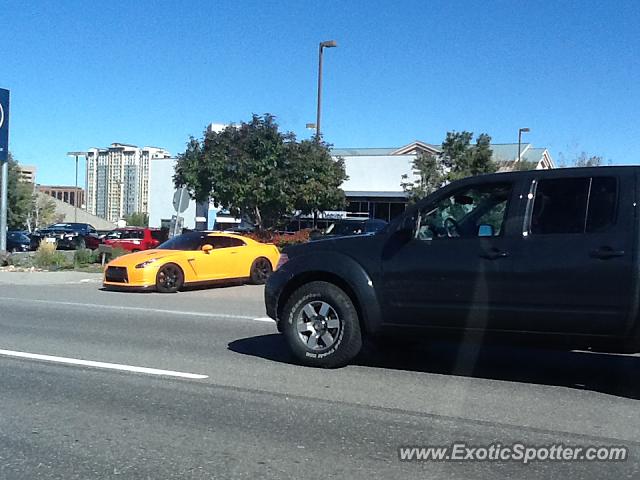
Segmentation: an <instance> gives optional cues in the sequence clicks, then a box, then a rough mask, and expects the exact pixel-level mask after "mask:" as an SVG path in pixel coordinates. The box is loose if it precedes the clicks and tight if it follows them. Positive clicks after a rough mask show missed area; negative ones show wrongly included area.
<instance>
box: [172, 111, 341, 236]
mask: <svg viewBox="0 0 640 480" xmlns="http://www.w3.org/2000/svg"><path fill="white" fill-rule="evenodd" d="M314 143H315V142H312V141H302V142H297V141H296V137H295V135H293V134H292V133H282V132H280V131H279V129H278V124H277V123H276V122H275V118H274V117H273V116H272V115H269V114H265V115H263V116H259V115H253V117H252V119H251V120H250V121H249V122H246V123H245V122H242V123H241V124H240V125H239V126H229V127H227V128H225V129H224V130H222V131H221V132H207V133H206V134H205V137H204V139H203V141H199V140H197V139H195V138H191V139H190V140H189V142H188V143H187V149H186V151H185V152H184V153H183V154H181V155H179V156H178V163H177V165H176V173H175V175H174V181H175V184H176V186H177V187H181V186H186V187H187V188H188V189H189V191H190V193H191V195H192V197H193V198H195V199H196V200H197V201H206V200H208V199H211V200H212V201H213V202H214V204H216V205H217V206H220V207H222V208H225V209H227V210H229V212H230V213H231V214H232V215H235V216H238V217H248V218H249V220H251V221H252V222H253V223H254V224H255V225H256V226H257V227H258V228H259V229H265V228H272V227H275V226H276V225H278V224H279V223H280V222H281V221H282V219H283V217H284V216H285V215H287V214H291V213H293V212H294V211H295V210H296V208H301V209H304V210H307V211H313V210H314V209H315V210H318V209H324V208H327V206H330V207H332V208H333V207H334V206H337V205H338V204H339V201H340V199H341V198H342V197H341V196H340V195H341V194H342V193H341V191H340V190H339V188H338V187H339V185H340V183H342V181H343V180H344V179H345V178H346V175H345V174H344V164H343V163H342V162H341V161H337V162H336V161H334V160H333V159H331V155H330V153H329V149H328V146H327V145H326V144H325V143H323V142H318V143H316V144H315V145H314ZM321 185H323V186H324V189H325V191H324V192H321V191H320V190H321V188H322V187H321ZM342 195H343V194H342Z"/></svg>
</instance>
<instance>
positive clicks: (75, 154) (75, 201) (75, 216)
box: [67, 152, 84, 223]
mask: <svg viewBox="0 0 640 480" xmlns="http://www.w3.org/2000/svg"><path fill="white" fill-rule="evenodd" d="M67 155H68V156H70V157H76V192H75V193H74V194H73V207H74V209H73V221H74V222H76V223H77V222H78V197H79V195H78V157H81V156H83V155H84V152H67Z"/></svg>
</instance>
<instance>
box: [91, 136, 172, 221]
mask: <svg viewBox="0 0 640 480" xmlns="http://www.w3.org/2000/svg"><path fill="white" fill-rule="evenodd" d="M170 157H171V154H170V153H169V152H168V151H167V150H165V149H163V148H158V147H143V148H140V147H137V146H135V145H128V144H124V143H112V144H111V146H110V147H108V148H90V149H89V150H88V151H87V152H86V154H85V158H86V163H87V175H86V182H87V196H86V209H87V211H88V212H89V213H91V214H93V215H97V216H99V217H101V218H104V219H106V220H109V221H111V222H115V221H118V220H119V219H121V218H124V217H126V216H127V215H130V214H132V213H135V212H142V213H148V211H149V209H148V204H149V164H150V162H151V161H152V160H154V159H163V158H170Z"/></svg>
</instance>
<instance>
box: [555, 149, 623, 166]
mask: <svg viewBox="0 0 640 480" xmlns="http://www.w3.org/2000/svg"><path fill="white" fill-rule="evenodd" d="M559 157H560V161H559V165H560V167H563V168H566V167H600V166H602V165H611V160H609V161H606V160H605V159H604V157H602V156H600V155H593V154H590V153H587V152H580V153H579V154H577V155H574V156H572V157H569V158H567V155H565V154H563V153H560V155H559Z"/></svg>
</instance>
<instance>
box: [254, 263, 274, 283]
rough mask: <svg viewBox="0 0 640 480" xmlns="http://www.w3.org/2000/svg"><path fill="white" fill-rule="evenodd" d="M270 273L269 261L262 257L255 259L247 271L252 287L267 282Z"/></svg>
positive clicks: (271, 269)
mask: <svg viewBox="0 0 640 480" xmlns="http://www.w3.org/2000/svg"><path fill="white" fill-rule="evenodd" d="M272 273H273V267H272V266H271V262H270V261H269V259H267V258H264V257H260V258H256V259H255V260H254V261H253V264H252V265H251V270H250V271H249V276H250V278H251V283H253V284H254V285H262V284H263V283H265V282H266V281H267V279H268V278H269V275H271V274H272Z"/></svg>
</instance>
